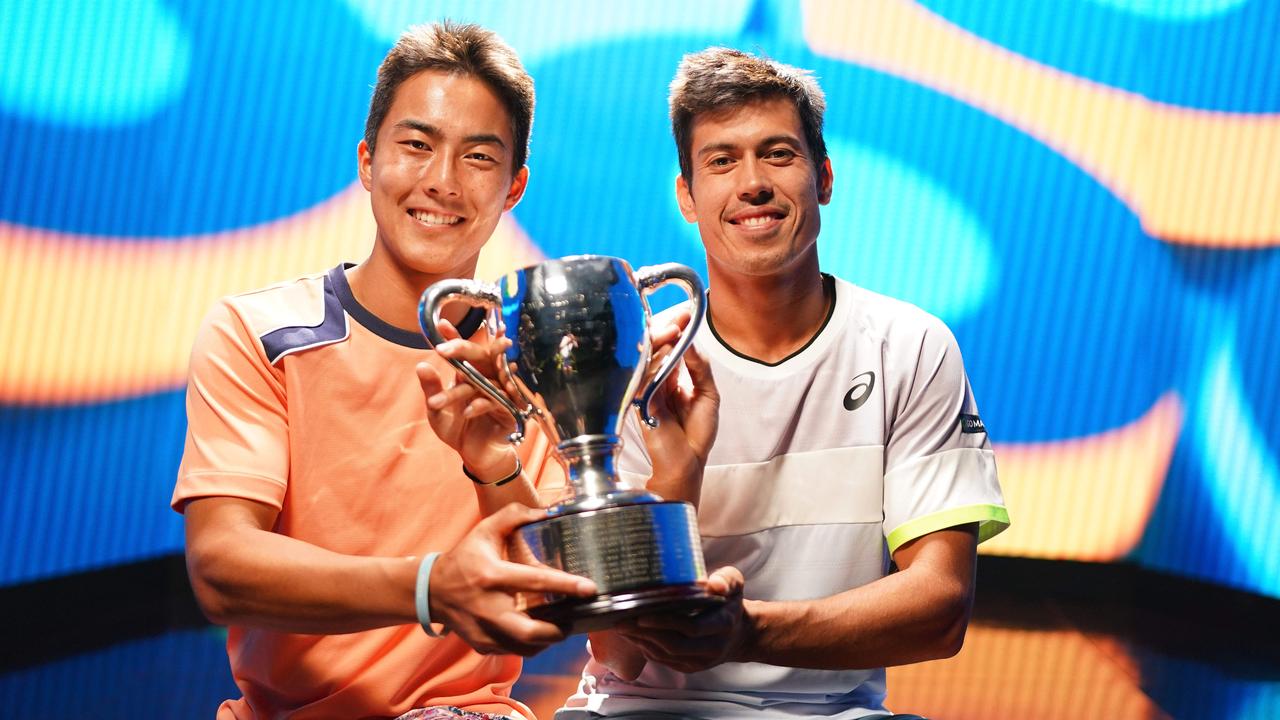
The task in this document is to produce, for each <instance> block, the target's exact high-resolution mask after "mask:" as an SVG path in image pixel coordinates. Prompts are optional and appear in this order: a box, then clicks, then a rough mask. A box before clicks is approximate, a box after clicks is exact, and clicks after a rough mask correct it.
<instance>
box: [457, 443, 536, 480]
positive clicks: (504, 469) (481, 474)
mask: <svg viewBox="0 0 1280 720" xmlns="http://www.w3.org/2000/svg"><path fill="white" fill-rule="evenodd" d="M523 471H524V466H523V465H521V463H520V456H519V455H517V454H516V453H515V452H512V453H511V454H510V456H509V457H508V458H507V459H505V460H501V461H499V462H497V463H494V464H492V465H487V466H483V467H479V468H478V467H476V466H475V465H472V464H471V463H469V462H467V461H466V460H463V461H462V474H463V475H466V476H467V477H468V478H469V479H470V480H471V482H473V483H475V484H477V485H491V486H494V487H496V486H498V485H506V484H507V483H509V482H511V481H512V480H515V479H516V478H518V477H520V473H522V472H523Z"/></svg>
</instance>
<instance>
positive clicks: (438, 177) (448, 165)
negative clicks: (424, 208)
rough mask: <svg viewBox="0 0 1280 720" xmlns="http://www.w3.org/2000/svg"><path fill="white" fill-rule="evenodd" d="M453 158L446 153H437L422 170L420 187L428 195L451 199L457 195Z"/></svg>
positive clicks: (456, 176) (455, 169)
mask: <svg viewBox="0 0 1280 720" xmlns="http://www.w3.org/2000/svg"><path fill="white" fill-rule="evenodd" d="M454 165H455V163H454V158H453V156H452V155H451V154H449V153H447V152H437V153H435V155H433V156H432V158H431V160H430V161H429V162H427V164H426V166H425V167H423V169H422V178H421V182H422V186H423V189H424V190H426V191H427V194H429V195H443V196H446V197H453V196H456V195H458V192H459V185H458V169H457V168H456V167H455V166H454Z"/></svg>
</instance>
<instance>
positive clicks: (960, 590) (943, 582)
mask: <svg viewBox="0 0 1280 720" xmlns="http://www.w3.org/2000/svg"><path fill="white" fill-rule="evenodd" d="M976 545H977V525H976V524H972V525H965V526H960V527H956V528H951V529H948V530H942V531H938V532H935V533H931V534H929V535H927V536H924V537H921V538H918V539H917V540H915V541H912V542H911V543H908V544H907V545H905V546H903V547H902V548H900V549H899V550H898V552H897V553H895V555H894V559H895V560H896V561H897V562H898V564H899V565H900V566H901V567H902V569H901V570H900V571H899V572H896V573H894V574H892V575H889V576H887V577H883V578H880V579H879V580H876V581H875V582H872V583H869V584H867V585H864V586H862V587H859V588H854V589H852V590H848V591H846V592H843V593H839V594H837V595H833V596H831V597H828V598H823V599H820V600H809V601H794V602H760V601H750V600H748V601H746V602H745V605H744V611H745V613H746V615H747V622H748V628H749V630H750V632H749V633H748V636H747V642H746V643H744V646H743V651H742V653H740V655H741V657H740V658H739V659H741V660H745V661H757V662H765V663H771V664H775V665H786V666H790V667H805V668H818V669H830V670H834V669H852V668H872V667H883V666H887V665H905V664H907V663H913V662H921V661H924V660H933V659H936V658H942V657H950V656H952V655H954V654H956V653H957V652H959V651H960V646H961V644H963V642H964V633H965V629H966V627H967V626H968V624H969V612H970V610H971V608H972V605H973V577H974V566H975V554H974V553H975V548H976Z"/></svg>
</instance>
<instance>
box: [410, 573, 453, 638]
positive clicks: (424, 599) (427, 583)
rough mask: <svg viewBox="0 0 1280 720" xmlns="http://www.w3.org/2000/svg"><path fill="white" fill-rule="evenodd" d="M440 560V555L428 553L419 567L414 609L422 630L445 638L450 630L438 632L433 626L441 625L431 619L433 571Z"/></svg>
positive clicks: (445, 629)
mask: <svg viewBox="0 0 1280 720" xmlns="http://www.w3.org/2000/svg"><path fill="white" fill-rule="evenodd" d="M439 558H440V553H438V552H432V553H427V555H426V557H424V558H422V562H421V563H420V564H419V565H418V578H417V585H416V587H415V588H414V598H413V599H414V609H415V610H416V611H417V615H418V624H420V625H422V630H423V632H425V633H426V634H427V635H429V636H431V637H433V638H434V637H444V636H445V635H448V634H449V629H448V628H443V627H442V629H441V630H440V631H436V629H435V628H434V627H432V625H433V624H440V621H439V620H434V621H433V620H432V618H431V570H432V568H433V567H434V566H435V564H436V560H438V559H439Z"/></svg>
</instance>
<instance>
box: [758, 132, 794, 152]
mask: <svg viewBox="0 0 1280 720" xmlns="http://www.w3.org/2000/svg"><path fill="white" fill-rule="evenodd" d="M778 143H783V144H784V145H790V146H792V147H794V148H795V149H797V150H799V149H800V148H802V147H804V146H803V145H801V144H800V138H798V137H796V136H795V135H770V136H769V137H767V138H765V139H763V140H761V141H760V143H759V144H758V145H756V147H762V148H763V147H769V146H770V145H777V144H778Z"/></svg>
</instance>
